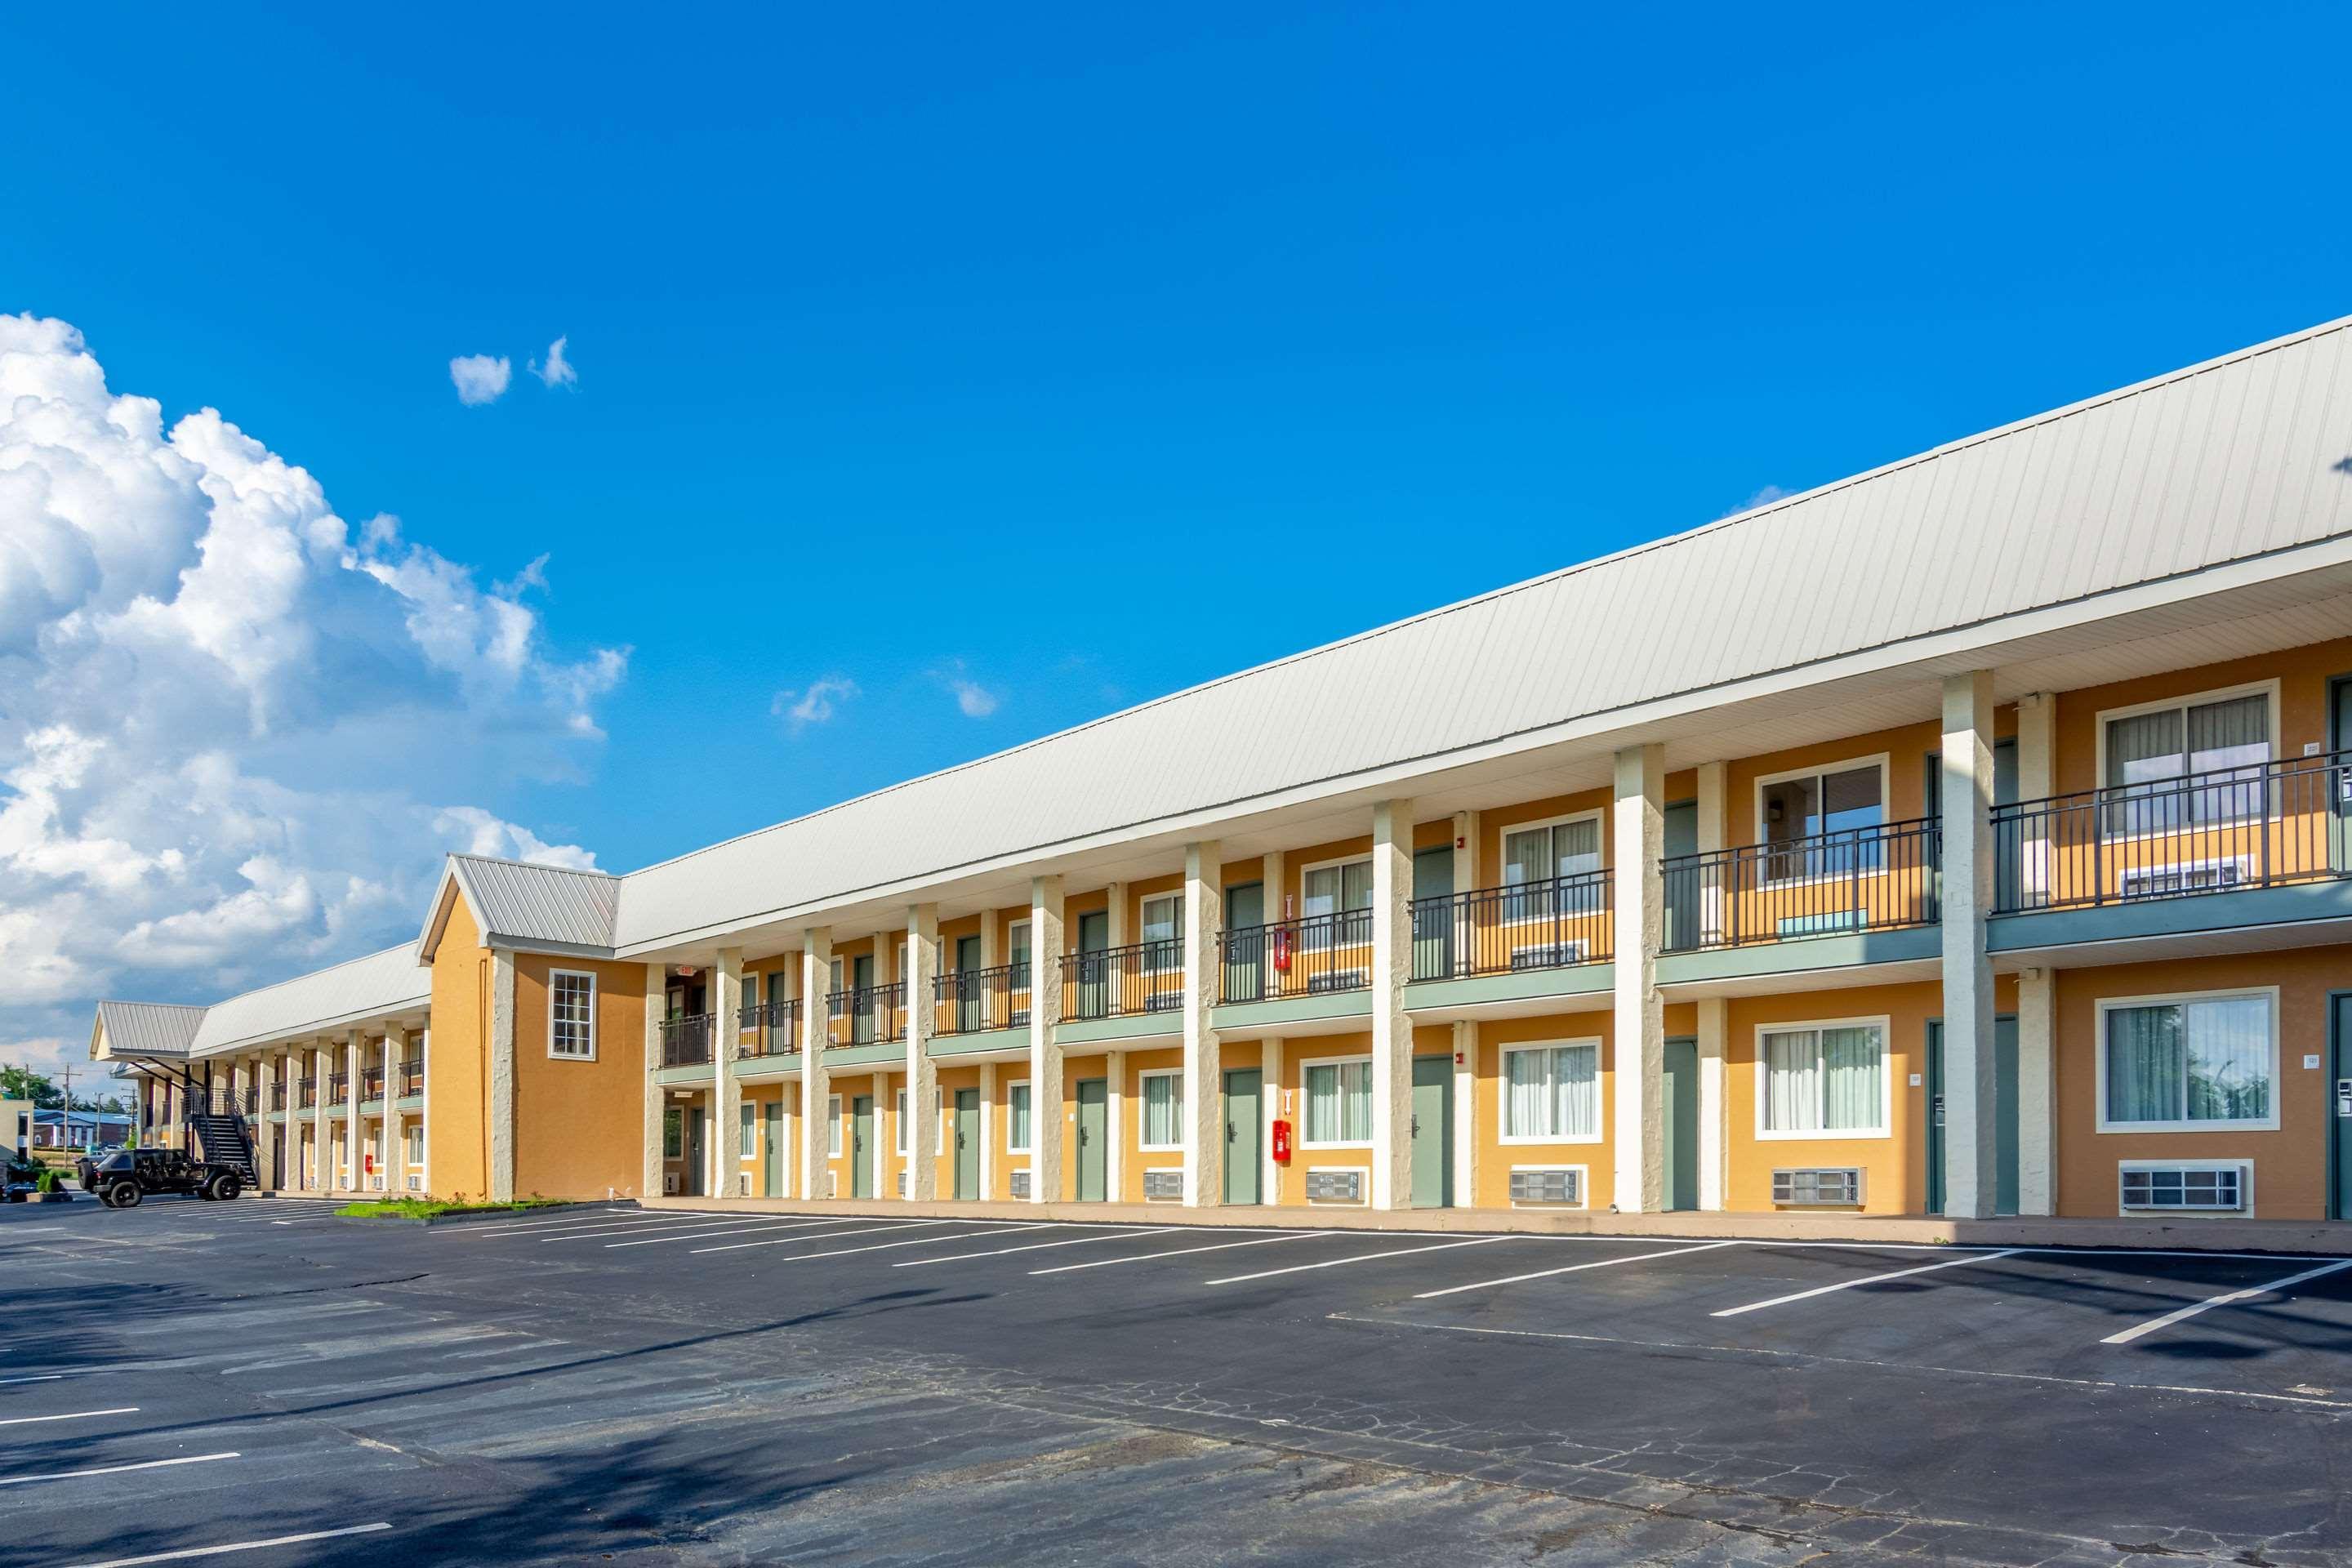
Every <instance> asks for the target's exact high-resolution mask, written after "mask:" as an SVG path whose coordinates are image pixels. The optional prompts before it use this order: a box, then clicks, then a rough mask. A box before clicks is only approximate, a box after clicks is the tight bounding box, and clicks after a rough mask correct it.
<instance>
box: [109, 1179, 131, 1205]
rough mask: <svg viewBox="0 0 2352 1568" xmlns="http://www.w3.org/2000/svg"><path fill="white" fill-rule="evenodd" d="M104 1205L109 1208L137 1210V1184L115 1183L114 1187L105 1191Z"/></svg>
mask: <svg viewBox="0 0 2352 1568" xmlns="http://www.w3.org/2000/svg"><path fill="white" fill-rule="evenodd" d="M106 1204H107V1206H108V1207H109V1208H118V1209H135V1208H137V1207H138V1206H139V1184H138V1183H136V1182H117V1183H115V1184H114V1185H112V1186H110V1187H109V1188H107V1189H106Z"/></svg>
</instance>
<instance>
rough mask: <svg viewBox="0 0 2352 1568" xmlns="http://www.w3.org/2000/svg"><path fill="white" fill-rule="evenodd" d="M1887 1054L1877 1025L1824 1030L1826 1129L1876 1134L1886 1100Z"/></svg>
mask: <svg viewBox="0 0 2352 1568" xmlns="http://www.w3.org/2000/svg"><path fill="white" fill-rule="evenodd" d="M1885 1054H1886V1053H1885V1051H1884V1050H1883V1049H1882V1048H1881V1042H1880V1040H1879V1037H1878V1030H1877V1028H1876V1027H1875V1026H1870V1027H1864V1028H1853V1029H1824V1030H1822V1130H1823V1131H1831V1132H1874V1131H1877V1130H1878V1124H1879V1113H1880V1110H1881V1109H1882V1107H1883V1106H1884V1105H1885V1099H1884V1096H1885V1072H1886V1063H1885Z"/></svg>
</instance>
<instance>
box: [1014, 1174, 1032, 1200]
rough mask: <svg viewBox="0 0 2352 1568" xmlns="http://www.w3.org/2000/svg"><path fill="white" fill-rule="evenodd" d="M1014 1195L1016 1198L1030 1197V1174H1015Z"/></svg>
mask: <svg viewBox="0 0 2352 1568" xmlns="http://www.w3.org/2000/svg"><path fill="white" fill-rule="evenodd" d="M1028 1195H1029V1173H1028V1172H1026V1171H1015V1172H1013V1196H1014V1197H1016V1198H1026V1197H1027V1196H1028Z"/></svg>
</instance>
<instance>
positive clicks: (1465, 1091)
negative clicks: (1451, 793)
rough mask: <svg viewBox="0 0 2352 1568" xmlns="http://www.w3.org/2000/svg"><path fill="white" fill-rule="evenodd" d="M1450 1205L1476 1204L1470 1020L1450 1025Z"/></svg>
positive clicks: (1473, 1029) (1474, 1054) (1474, 1030)
mask: <svg viewBox="0 0 2352 1568" xmlns="http://www.w3.org/2000/svg"><path fill="white" fill-rule="evenodd" d="M1471 815H1472V816H1474V817H1475V816H1476V815H1477V814H1476V813H1475V812H1474V813H1472V814H1471ZM1455 837H1460V835H1458V834H1457V835H1456V836H1455ZM1472 842H1473V843H1475V842H1476V838H1475V829H1474V836H1473V838H1472ZM1477 1205H1478V1026H1477V1024H1476V1023H1475V1021H1473V1020H1465V1021H1463V1022H1461V1023H1457V1024H1455V1025H1454V1206H1455V1207H1456V1208H1465V1209H1466V1208H1475V1207H1476V1206H1477Z"/></svg>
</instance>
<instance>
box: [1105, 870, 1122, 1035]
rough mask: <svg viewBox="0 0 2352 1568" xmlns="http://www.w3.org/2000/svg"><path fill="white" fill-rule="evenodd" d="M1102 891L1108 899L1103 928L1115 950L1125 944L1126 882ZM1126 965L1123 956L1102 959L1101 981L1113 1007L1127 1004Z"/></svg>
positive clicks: (1112, 949) (1117, 883) (1111, 946)
mask: <svg viewBox="0 0 2352 1568" xmlns="http://www.w3.org/2000/svg"><path fill="white" fill-rule="evenodd" d="M1103 893H1104V897H1105V898H1107V899H1108V900H1109V902H1108V903H1107V904H1106V905H1104V907H1103V912H1104V915H1105V917H1106V920H1105V929H1106V930H1107V931H1108V932H1109V933H1110V935H1109V942H1110V949H1111V951H1112V952H1118V950H1119V949H1120V948H1123V947H1125V946H1126V945H1127V930H1128V926H1127V884H1126V883H1125V882H1113V883H1112V884H1111V885H1110V886H1109V887H1108V888H1106V889H1104V890H1103ZM1127 965H1128V960H1127V959H1125V958H1123V957H1120V958H1112V959H1108V960H1106V961H1103V971H1102V976H1103V983H1104V984H1107V985H1108V986H1109V988H1110V996H1111V1005H1113V1006H1114V1007H1124V1006H1126V1005H1127Z"/></svg>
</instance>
